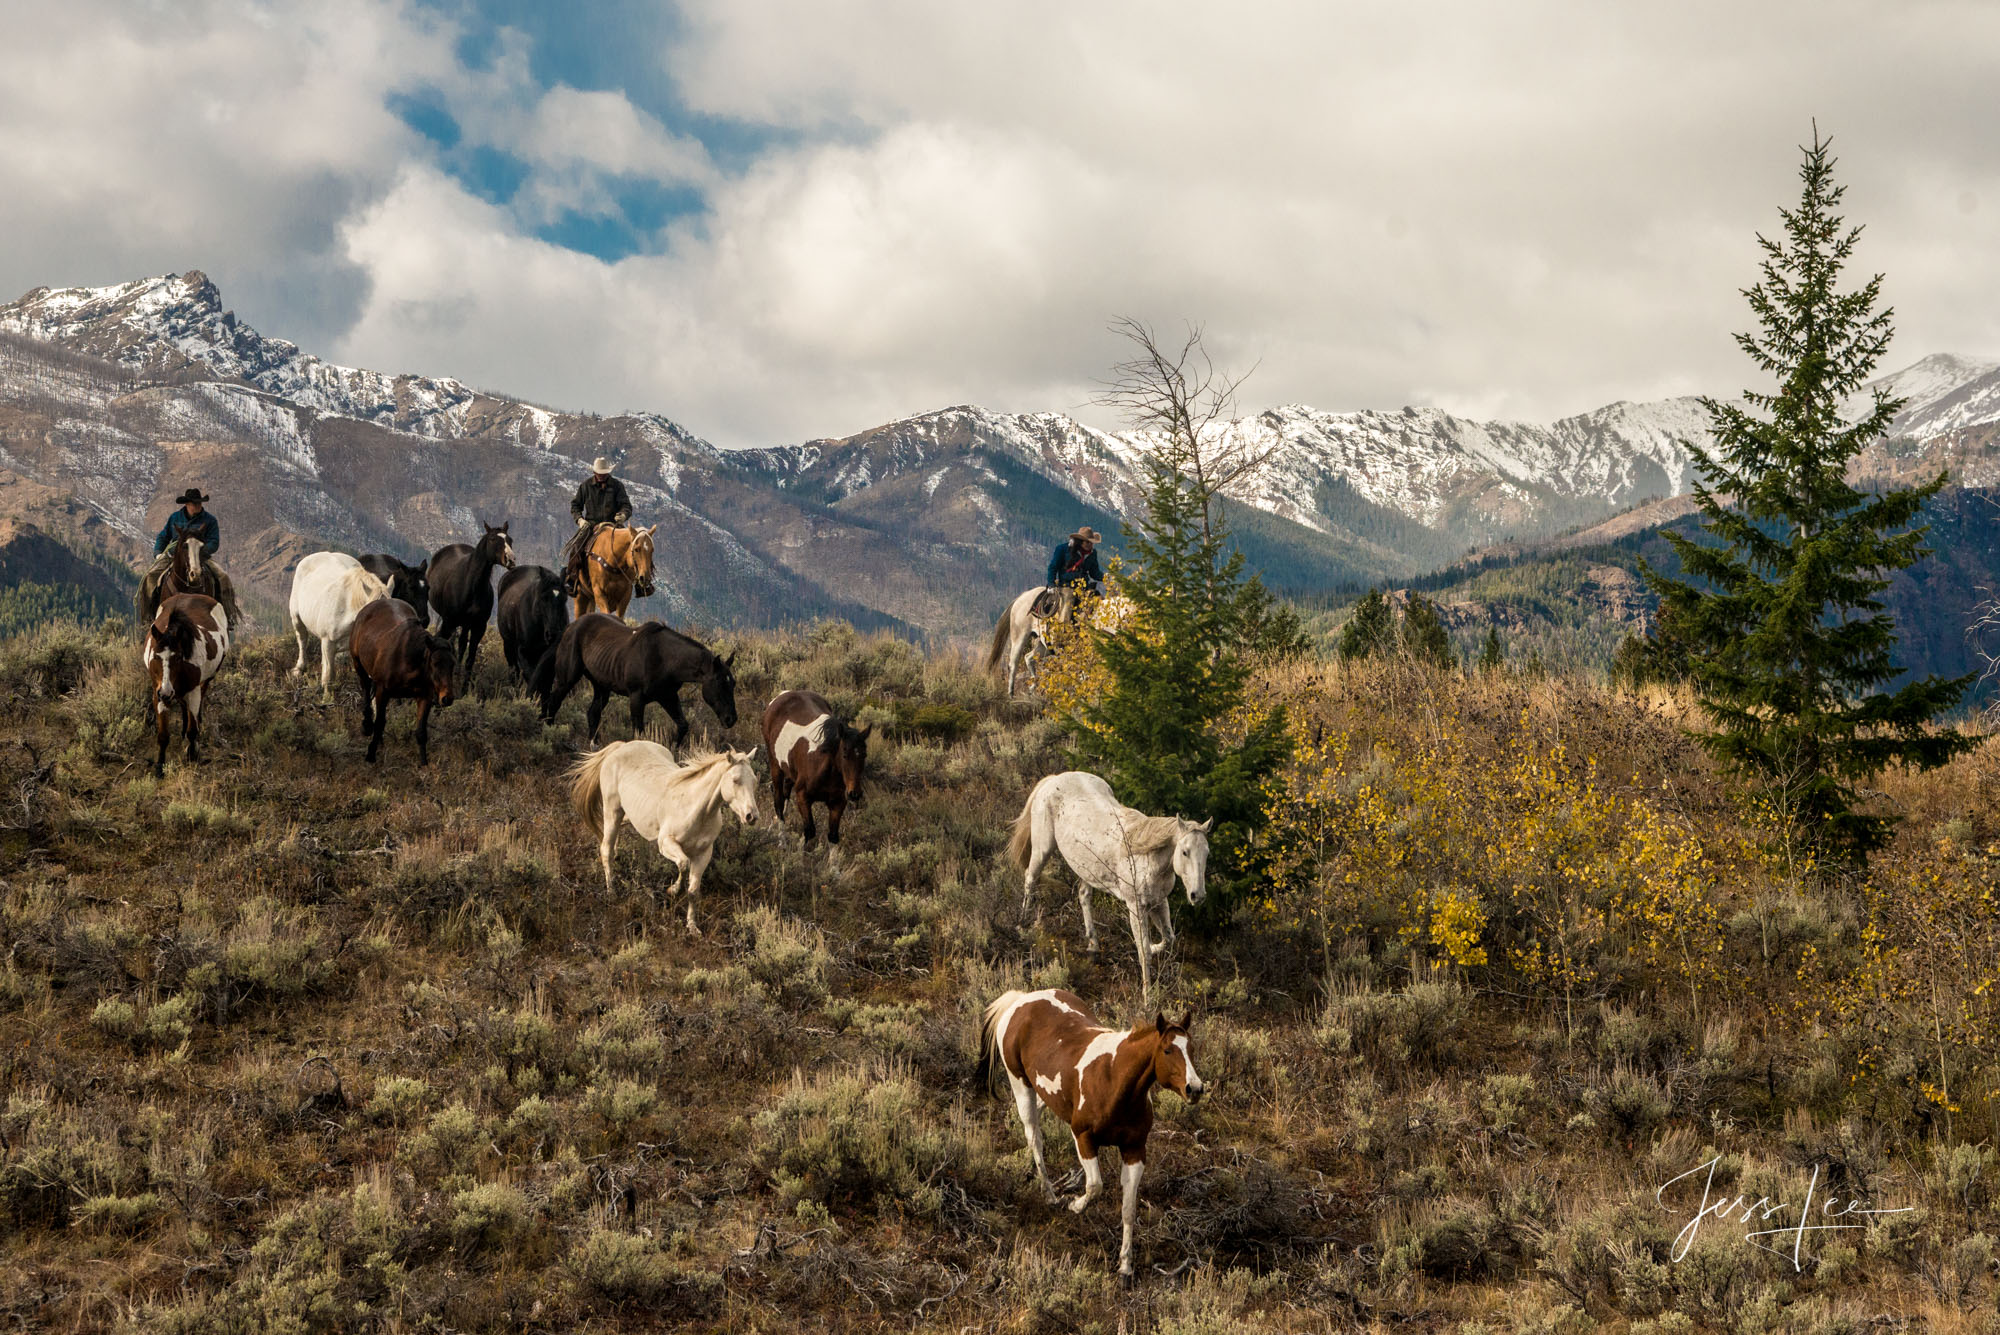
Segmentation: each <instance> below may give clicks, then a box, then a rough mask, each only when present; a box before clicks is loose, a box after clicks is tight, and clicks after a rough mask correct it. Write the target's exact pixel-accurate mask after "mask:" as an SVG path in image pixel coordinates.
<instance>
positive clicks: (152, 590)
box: [139, 487, 243, 625]
mask: <svg viewBox="0 0 2000 1335" xmlns="http://www.w3.org/2000/svg"><path fill="white" fill-rule="evenodd" d="M207 503H208V496H207V495H206V494H204V493H203V491H202V490H201V488H200V487H189V488H188V489H187V490H186V491H184V492H182V493H181V494H180V495H178V496H176V497H174V504H175V505H177V506H179V507H180V508H179V509H177V510H174V511H172V512H171V513H169V514H168V515H167V522H166V523H165V524H163V525H162V526H161V527H160V531H159V533H158V534H156V535H155V536H154V538H153V566H152V569H150V570H148V571H147V572H146V575H145V578H144V579H142V580H140V581H139V617H140V623H141V624H142V625H143V624H145V623H147V622H150V621H151V620H152V619H153V618H152V613H153V612H154V611H156V610H157V609H158V607H159V594H160V581H161V579H163V578H164V577H165V576H166V573H167V565H168V563H169V561H171V560H172V552H173V548H174V544H175V543H176V542H178V541H180V537H181V534H183V533H186V534H188V535H189V536H191V537H192V538H193V539H194V540H195V541H197V542H199V543H200V544H201V568H202V573H203V574H204V575H206V576H207V577H208V578H209V579H212V580H213V581H215V588H216V601H218V602H220V603H221V604H222V607H223V610H224V611H226V612H227V613H229V619H230V621H231V623H232V624H236V625H240V624H242V621H243V613H242V612H241V611H240V610H238V608H237V606H236V586H235V585H234V584H232V583H230V581H229V576H228V575H226V574H224V573H223V571H222V567H221V566H218V565H216V564H215V553H216V550H217V549H218V548H220V547H221V546H222V525H221V524H219V523H217V522H216V519H215V516H214V515H212V514H210V513H209V512H208V511H206V510H204V509H202V506H204V505H206V504H207Z"/></svg>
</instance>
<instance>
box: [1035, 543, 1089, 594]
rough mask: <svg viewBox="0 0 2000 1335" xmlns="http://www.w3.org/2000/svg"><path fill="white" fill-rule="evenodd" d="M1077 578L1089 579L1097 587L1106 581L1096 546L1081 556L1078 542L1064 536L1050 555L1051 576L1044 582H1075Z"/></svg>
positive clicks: (1053, 583)
mask: <svg viewBox="0 0 2000 1335" xmlns="http://www.w3.org/2000/svg"><path fill="white" fill-rule="evenodd" d="M1077 580H1084V581H1087V582H1088V583H1089V584H1090V585H1091V587H1093V588H1095V587H1096V586H1097V585H1099V584H1102V583H1103V582H1104V570H1103V567H1101V566H1099V565H1098V564H1097V549H1096V548H1095V547H1092V548H1091V549H1090V551H1089V552H1088V553H1087V554H1085V555H1082V556H1079V555H1078V554H1077V550H1076V544H1075V543H1074V542H1072V541H1070V540H1069V539H1068V538H1064V539H1063V540H1062V541H1061V542H1059V543H1057V544H1056V549H1055V552H1054V553H1053V554H1052V555H1051V556H1050V557H1049V577H1048V579H1046V580H1044V581H1043V583H1045V584H1049V585H1056V584H1073V583H1075V582H1076V581H1077Z"/></svg>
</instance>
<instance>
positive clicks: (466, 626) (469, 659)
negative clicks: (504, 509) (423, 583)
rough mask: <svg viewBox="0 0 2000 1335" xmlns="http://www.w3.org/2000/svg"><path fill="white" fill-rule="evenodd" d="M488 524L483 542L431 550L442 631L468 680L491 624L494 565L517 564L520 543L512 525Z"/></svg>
mask: <svg viewBox="0 0 2000 1335" xmlns="http://www.w3.org/2000/svg"><path fill="white" fill-rule="evenodd" d="M485 527H486V533H485V536H483V537H482V538H480V539H479V543H478V545H477V546H468V545H466V544H465V543H462V542H454V543H453V544H451V546H449V547H440V548H438V549H437V550H436V551H435V552H432V553H431V573H430V585H431V607H432V608H433V609H434V610H435V611H436V612H437V616H438V635H439V637H440V638H442V639H443V640H444V641H445V643H447V644H452V645H453V654H454V656H455V657H456V658H457V659H458V664H459V669H458V670H459V680H460V681H463V682H468V683H469V682H471V680H472V665H473V664H474V663H475V662H477V661H478V659H479V642H480V640H482V639H484V638H485V637H486V622H487V620H488V618H490V617H491V616H492V615H493V567H494V566H506V567H507V568H508V569H509V570H512V569H513V568H514V543H513V540H512V539H510V538H509V537H508V536H507V525H505V524H501V525H500V526H499V527H498V528H496V527H494V526H493V525H492V524H487V525H486V526H485ZM454 633H456V635H457V640H456V642H454V641H453V638H452V637H453V634H454Z"/></svg>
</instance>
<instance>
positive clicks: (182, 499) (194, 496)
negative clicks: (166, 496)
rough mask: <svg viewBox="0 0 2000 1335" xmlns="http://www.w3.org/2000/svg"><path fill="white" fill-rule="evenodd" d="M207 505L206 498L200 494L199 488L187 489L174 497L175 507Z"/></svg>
mask: <svg viewBox="0 0 2000 1335" xmlns="http://www.w3.org/2000/svg"><path fill="white" fill-rule="evenodd" d="M207 503H208V497H206V496H204V495H202V494H201V488H200V487H189V488H188V489H187V490H186V491H184V492H182V493H181V494H180V495H178V496H176V497H174V504H175V505H206V504H207Z"/></svg>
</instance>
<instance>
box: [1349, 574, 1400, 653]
mask: <svg viewBox="0 0 2000 1335" xmlns="http://www.w3.org/2000/svg"><path fill="white" fill-rule="evenodd" d="M1395 642H1396V622H1395V614H1394V613H1392V612H1391V611H1390V610H1389V600H1388V599H1387V598H1384V597H1383V596H1382V591H1381V590H1380V589H1370V590H1368V593H1367V595H1366V596H1364V597H1363V598H1362V599H1361V601H1360V602H1358V603H1356V604H1355V605H1354V615H1352V616H1350V617H1349V618H1348V619H1347V624H1346V625H1345V626H1342V627H1341V628H1340V656H1341V657H1342V658H1368V657H1370V656H1372V655H1374V654H1379V653H1382V652H1384V651H1385V650H1387V649H1388V648H1389V646H1391V645H1392V644H1394V643H1395Z"/></svg>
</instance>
